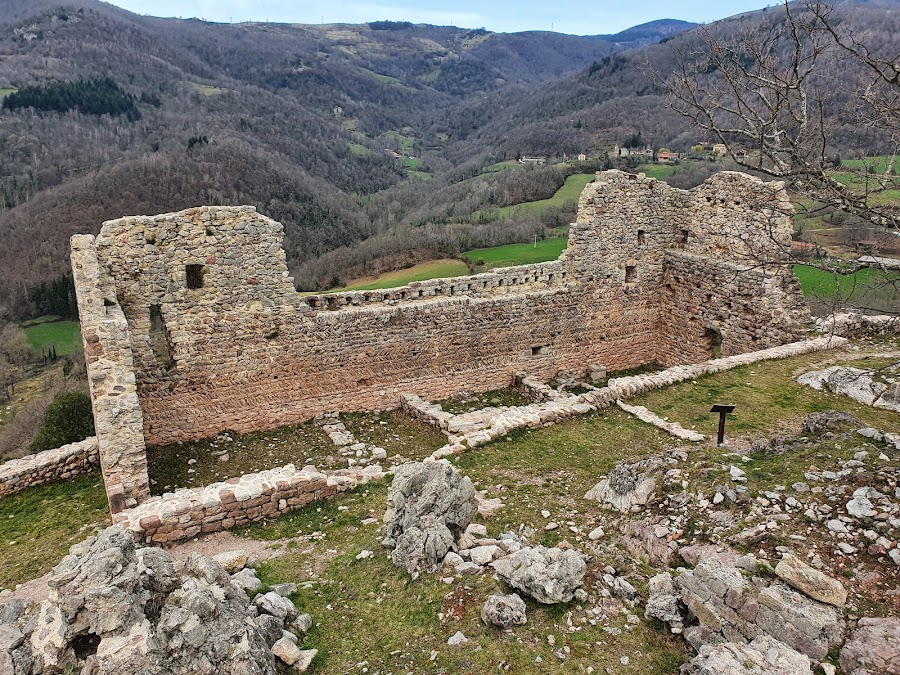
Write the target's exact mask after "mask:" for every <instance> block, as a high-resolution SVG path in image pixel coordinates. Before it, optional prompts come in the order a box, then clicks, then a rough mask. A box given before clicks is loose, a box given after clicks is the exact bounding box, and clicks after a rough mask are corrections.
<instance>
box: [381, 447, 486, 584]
mask: <svg viewBox="0 0 900 675" xmlns="http://www.w3.org/2000/svg"><path fill="white" fill-rule="evenodd" d="M387 504H388V505H387V511H385V514H384V531H385V537H384V539H383V541H382V543H383V544H384V545H385V546H386V547H388V548H391V549H393V552H392V553H391V560H392V561H393V562H394V564H395V565H396V566H397V567H402V568H403V569H405V570H406V571H407V572H409V573H410V574H412V575H414V576H415V575H417V574H418V573H419V572H420V571H421V570H432V569H434V568H435V567H436V566H437V564H438V563H439V562H440V561H441V560H443V558H444V556H445V555H447V552H448V551H449V550H450V548H451V547H452V546H453V545H454V542H455V541H456V539H457V538H458V537H459V536H460V534H462V532H463V531H464V530H465V529H466V527H468V525H469V523H471V522H472V517H473V516H474V515H475V513H476V512H477V511H478V501H477V499H476V496H475V488H474V486H473V485H472V481H471V480H469V478H468V477H467V476H466V477H463V476H462V475H461V474H460V473H459V471H457V470H456V469H455V468H454V467H453V466H452V465H451V464H450V463H449V462H447V461H446V460H443V461H437V462H413V463H410V464H404V465H403V466H401V467H400V468H399V469H397V472H396V474H394V480H393V482H392V483H391V487H390V489H389V490H388V497H387Z"/></svg>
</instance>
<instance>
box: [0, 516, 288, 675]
mask: <svg viewBox="0 0 900 675" xmlns="http://www.w3.org/2000/svg"><path fill="white" fill-rule="evenodd" d="M48 583H49V586H50V594H49V597H48V599H47V600H45V601H44V602H43V603H41V605H40V606H39V607H34V606H32V608H30V609H29V608H26V607H22V606H20V605H16V604H12V605H6V606H4V607H3V609H2V610H0V671H2V672H4V673H10V674H15V675H25V674H26V673H27V674H30V673H33V672H40V673H47V674H50V673H62V672H70V671H71V670H72V669H74V670H75V671H76V672H78V671H79V669H80V670H81V672H83V673H91V674H92V675H129V674H135V675H137V674H138V673H140V674H141V675H169V674H184V675H187V674H189V673H190V674H191V675H199V674H206V673H209V674H213V673H215V674H225V675H229V674H233V675H238V674H241V675H274V673H275V672H276V670H275V657H274V655H273V653H272V649H271V647H272V644H273V643H274V642H275V641H277V640H279V639H281V638H283V637H285V636H286V635H288V633H286V632H285V631H284V621H283V620H282V618H281V617H276V616H272V615H271V614H268V613H264V611H263V610H262V608H259V609H258V608H257V606H252V605H251V601H250V598H249V597H248V596H247V594H246V593H245V592H244V591H243V590H242V589H241V588H240V587H239V586H238V585H237V584H235V583H233V582H232V579H231V577H230V575H229V574H228V573H227V572H226V571H225V570H224V569H223V568H222V566H221V565H220V564H219V563H217V562H216V561H214V560H213V559H211V558H208V557H205V556H201V555H192V556H190V557H189V558H188V559H187V560H186V561H185V562H184V563H183V564H180V563H177V562H176V561H175V560H174V559H173V558H172V557H171V556H170V555H169V554H168V553H166V552H165V551H163V550H161V549H156V548H137V547H136V545H135V543H134V540H133V539H132V537H131V535H130V534H129V533H127V532H126V531H125V530H123V529H122V528H120V527H115V526H114V527H110V528H108V529H107V530H104V531H103V532H101V533H100V534H99V535H98V536H97V537H92V538H90V539H87V540H86V541H84V542H82V543H80V544H77V545H76V546H73V547H72V550H71V553H70V554H69V555H68V556H66V558H64V559H63V561H62V562H61V563H60V564H59V565H57V566H56V567H55V568H54V569H53V571H52V572H51V574H50V578H49V581H48ZM285 602H287V603H290V601H289V600H285ZM291 607H293V605H291ZM293 611H294V615H296V609H294V610H293Z"/></svg>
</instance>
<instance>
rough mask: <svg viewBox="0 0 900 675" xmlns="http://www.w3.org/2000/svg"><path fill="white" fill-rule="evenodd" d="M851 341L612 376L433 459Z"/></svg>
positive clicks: (523, 412)
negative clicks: (688, 383)
mask: <svg viewBox="0 0 900 675" xmlns="http://www.w3.org/2000/svg"><path fill="white" fill-rule="evenodd" d="M847 342H848V341H847V340H846V338H843V337H838V336H831V337H820V338H815V339H813V340H802V341H800V342H791V343H790V344H786V345H781V346H779V347H772V348H770V349H762V350H760V351H756V352H748V353H746V354H736V355H734V356H726V357H724V358H721V359H712V360H710V361H705V362H703V363H696V364H692V365H686V366H675V367H674V368H667V369H665V370H661V371H659V372H656V373H647V374H643V375H631V376H629V377H617V378H613V379H611V380H609V382H608V384H607V386H605V387H602V388H600V389H597V390H596V391H591V392H588V393H586V394H581V395H580V396H568V397H560V398H558V399H556V400H554V401H549V402H547V403H532V404H531V405H527V406H520V407H517V408H509V409H508V410H506V411H504V412H503V413H501V414H499V415H497V416H496V417H494V418H492V419H491V420H490V423H489V424H487V425H484V426H483V427H482V428H479V429H476V430H475V431H472V432H469V433H465V434H463V435H461V436H459V437H455V438H451V441H450V443H448V444H447V445H445V446H444V447H442V448H439V449H438V450H435V451H434V452H433V453H432V454H431V456H432V458H433V459H440V458H442V457H447V456H449V455H458V454H460V453H461V452H463V451H464V450H465V449H466V448H474V447H477V446H479V445H484V444H485V443H489V442H490V441H492V440H494V439H495V438H499V437H500V436H505V435H506V434H508V433H509V432H511V431H513V430H514V429H522V428H527V427H539V426H543V425H546V424H553V423H554V422H557V421H559V420H561V419H564V418H566V417H570V416H572V415H577V414H583V413H586V412H591V411H593V410H600V409H602V408H608V407H609V406H611V405H613V404H614V403H616V402H617V401H619V400H623V399H629V398H633V397H634V396H638V395H639V394H643V393H644V392H647V391H652V390H654V389H660V388H662V387H668V386H670V385H673V384H678V383H679V382H684V381H685V380H693V379H695V378H697V377H701V376H703V375H709V374H712V373H719V372H722V371H724V370H730V369H732V368H737V367H739V366H746V365H749V364H751V363H757V362H758V361H767V360H770V359H782V358H787V357H789V356H799V355H801V354H808V353H810V352H817V351H822V350H827V349H838V348H840V347H843V346H845V345H846V344H847ZM406 405H407V406H411V403H410V402H407V403H406ZM418 408H419V414H420V415H425V414H427V410H428V409H427V407H426V406H423V405H419V406H418ZM452 423H453V419H452V418H451V421H450V424H451V426H452Z"/></svg>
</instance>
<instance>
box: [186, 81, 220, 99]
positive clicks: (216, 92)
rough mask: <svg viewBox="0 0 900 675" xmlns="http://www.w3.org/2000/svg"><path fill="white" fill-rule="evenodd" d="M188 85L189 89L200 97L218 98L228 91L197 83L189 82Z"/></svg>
mask: <svg viewBox="0 0 900 675" xmlns="http://www.w3.org/2000/svg"><path fill="white" fill-rule="evenodd" d="M189 84H190V85H191V88H192V89H193V90H194V91H195V92H197V93H198V94H200V95H201V96H220V95H222V94H224V93H225V92H226V91H228V90H227V89H223V88H222V87H213V86H211V85H208V84H200V83H199V82H190V83H189Z"/></svg>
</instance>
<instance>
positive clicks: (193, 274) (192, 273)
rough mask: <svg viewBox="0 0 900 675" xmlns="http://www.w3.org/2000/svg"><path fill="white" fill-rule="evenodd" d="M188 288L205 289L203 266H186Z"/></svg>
mask: <svg viewBox="0 0 900 675" xmlns="http://www.w3.org/2000/svg"><path fill="white" fill-rule="evenodd" d="M184 272H185V276H186V277H187V287H188V288H203V272H204V270H203V265H185V266H184Z"/></svg>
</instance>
